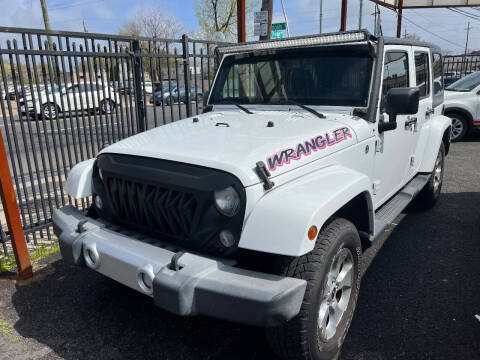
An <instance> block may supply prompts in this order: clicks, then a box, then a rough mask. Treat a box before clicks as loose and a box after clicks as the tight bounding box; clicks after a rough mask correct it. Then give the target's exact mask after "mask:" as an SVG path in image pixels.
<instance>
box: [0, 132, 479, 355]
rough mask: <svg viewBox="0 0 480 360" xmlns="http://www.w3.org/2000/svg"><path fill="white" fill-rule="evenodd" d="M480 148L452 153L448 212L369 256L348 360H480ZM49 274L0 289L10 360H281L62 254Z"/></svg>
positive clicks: (418, 217)
mask: <svg viewBox="0 0 480 360" xmlns="http://www.w3.org/2000/svg"><path fill="white" fill-rule="evenodd" d="M479 142H480V136H479V135H475V136H473V137H472V138H470V139H469V140H468V141H465V142H462V143H459V144H454V145H452V149H451V153H450V155H449V156H448V158H447V163H446V166H447V170H446V174H445V184H444V189H443V195H442V198H441V200H440V201H439V203H438V205H437V206H436V207H435V208H434V209H433V210H431V211H429V212H419V211H416V210H413V209H410V210H408V214H407V216H405V217H403V219H402V221H401V222H399V224H398V225H397V226H394V227H393V229H392V230H393V231H392V232H391V234H390V236H388V241H387V242H385V243H384V241H383V240H384V239H383V240H382V241H380V242H378V243H377V244H376V245H375V247H373V248H372V249H371V250H370V251H369V253H368V254H366V256H365V268H367V267H368V265H369V264H370V266H369V267H368V270H367V271H366V273H365V276H364V278H363V281H362V287H361V291H360V297H359V302H358V305H357V310H356V313H355V317H354V319H353V323H352V327H351V329H350V332H349V335H348V336H347V339H346V342H345V345H344V348H343V351H342V356H341V358H342V359H358V360H367V359H368V360H371V359H373V360H375V359H474V358H477V359H478V358H480V321H479V320H477V319H476V318H475V314H480V246H479V245H480V244H479V240H480V236H479V235H480V229H479V227H480V181H479V180H480V179H479V170H478V169H480V156H479V153H480V144H479ZM382 245H383V246H382ZM380 249H381V250H380ZM377 252H379V254H378V256H375V258H374V257H373V256H374V255H376V253H377ZM39 268H40V270H37V272H36V273H37V275H36V276H35V278H34V279H33V280H31V281H29V282H27V283H20V282H16V281H15V280H13V276H2V277H0V359H95V360H96V359H175V360H178V359H270V358H273V355H271V353H270V351H269V349H268V346H267V343H266V340H265V337H264V334H263V331H262V330H261V329H258V328H254V327H248V326H241V325H238V324H232V323H228V322H224V321H219V320H215V319H209V318H202V317H197V318H180V317H177V316H175V315H172V314H169V313H167V312H165V311H162V310H159V309H157V308H155V306H154V305H153V304H152V302H151V300H150V299H149V298H147V297H146V296H143V295H141V294H139V293H137V292H135V291H133V290H130V289H128V288H126V287H124V286H122V285H120V284H117V283H115V282H113V281H111V280H108V279H106V278H104V277H102V276H100V275H98V274H96V273H94V272H92V271H90V270H87V269H85V268H77V267H71V266H68V265H66V264H65V263H64V262H63V261H61V260H60V259H59V256H58V254H57V255H54V256H51V257H49V258H47V259H44V261H43V264H40V266H39Z"/></svg>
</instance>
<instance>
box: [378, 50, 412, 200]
mask: <svg viewBox="0 0 480 360" xmlns="http://www.w3.org/2000/svg"><path fill="white" fill-rule="evenodd" d="M411 54H412V52H411V47H409V46H401V45H390V46H385V56H384V64H383V72H382V77H383V82H382V89H381V99H380V112H379V113H380V115H379V117H380V119H379V121H382V119H383V121H385V122H388V121H389V120H390V119H389V116H388V114H387V113H386V112H385V101H386V95H387V93H388V91H389V90H390V89H392V88H403V87H412V86H414V81H413V80H414V79H413V74H411V67H412V64H413V58H412V55H411ZM396 121H397V127H396V129H394V130H390V131H384V132H382V133H379V132H378V131H377V138H376V152H375V161H374V177H373V195H374V198H373V201H374V206H375V208H377V207H379V206H380V205H382V204H384V203H385V202H386V201H387V200H388V199H389V198H390V197H392V196H393V195H394V194H395V193H396V192H397V191H398V190H400V188H401V187H402V186H403V184H404V179H405V178H406V176H407V174H408V172H409V169H410V160H411V159H410V157H411V156H410V155H411V149H412V145H413V144H412V140H413V138H412V132H411V131H410V130H408V126H407V129H406V126H405V125H406V122H408V121H409V117H408V116H407V115H397V119H396ZM377 123H378V122H377Z"/></svg>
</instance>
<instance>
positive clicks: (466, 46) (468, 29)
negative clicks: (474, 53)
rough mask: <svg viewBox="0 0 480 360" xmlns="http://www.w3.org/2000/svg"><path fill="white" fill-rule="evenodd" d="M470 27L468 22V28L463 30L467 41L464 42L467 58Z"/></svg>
mask: <svg viewBox="0 0 480 360" xmlns="http://www.w3.org/2000/svg"><path fill="white" fill-rule="evenodd" d="M471 28H472V27H471V26H470V21H469V22H468V26H467V28H466V29H465V30H467V40H466V41H465V56H467V53H468V35H469V34H470V29H471Z"/></svg>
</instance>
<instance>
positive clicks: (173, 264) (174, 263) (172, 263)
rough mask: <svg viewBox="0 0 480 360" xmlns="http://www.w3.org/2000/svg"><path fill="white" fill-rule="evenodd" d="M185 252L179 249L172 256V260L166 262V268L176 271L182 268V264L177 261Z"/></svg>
mask: <svg viewBox="0 0 480 360" xmlns="http://www.w3.org/2000/svg"><path fill="white" fill-rule="evenodd" d="M183 254H185V252H183V251H179V252H177V253H175V255H173V256H172V260H170V264H168V266H167V267H168V268H169V269H170V270H174V271H178V270H182V268H183V266H182V265H180V264H179V263H178V260H179V259H180V258H181V257H182V255H183Z"/></svg>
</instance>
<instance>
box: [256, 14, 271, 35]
mask: <svg viewBox="0 0 480 360" xmlns="http://www.w3.org/2000/svg"><path fill="white" fill-rule="evenodd" d="M267 33H268V11H255V12H254V13H253V35H254V36H267Z"/></svg>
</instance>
